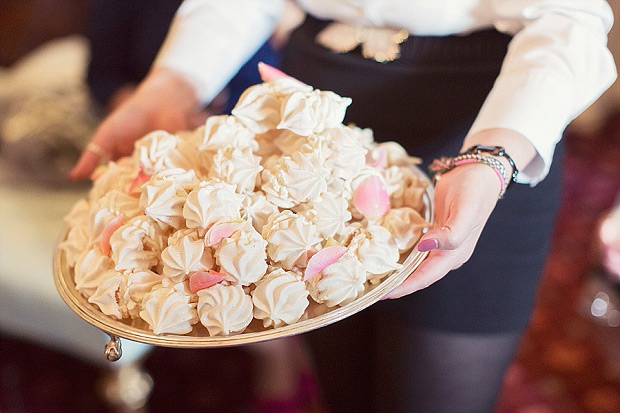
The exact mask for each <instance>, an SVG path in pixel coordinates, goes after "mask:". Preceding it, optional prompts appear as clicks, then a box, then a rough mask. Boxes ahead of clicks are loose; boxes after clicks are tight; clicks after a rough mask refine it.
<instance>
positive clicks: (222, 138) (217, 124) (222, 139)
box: [199, 115, 258, 152]
mask: <svg viewBox="0 0 620 413" xmlns="http://www.w3.org/2000/svg"><path fill="white" fill-rule="evenodd" d="M221 146H233V147H237V148H251V149H252V150H255V149H258V148H257V146H258V145H257V143H256V141H255V140H254V134H253V133H252V132H251V131H250V130H249V129H248V128H246V127H245V126H244V125H243V123H241V122H240V121H239V119H237V118H235V117H234V116H227V115H220V116H210V117H209V118H208V119H207V122H206V124H205V128H204V136H203V138H202V142H201V143H200V146H199V149H200V150H201V151H207V152H216V151H217V150H218V148H220V147H221Z"/></svg>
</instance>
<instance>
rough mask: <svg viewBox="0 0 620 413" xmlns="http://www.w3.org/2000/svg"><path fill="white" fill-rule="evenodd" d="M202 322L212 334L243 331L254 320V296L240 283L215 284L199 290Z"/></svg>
mask: <svg viewBox="0 0 620 413" xmlns="http://www.w3.org/2000/svg"><path fill="white" fill-rule="evenodd" d="M198 314H199V316H200V322H201V323H202V325H204V326H205V327H206V328H207V330H208V331H209V335H210V336H227V335H230V334H235V333H241V332H242V331H243V330H245V329H246V327H247V326H248V325H249V324H250V322H251V321H252V318H253V316H252V298H251V297H250V296H249V295H247V294H246V293H245V291H243V287H241V286H240V285H223V284H215V285H213V286H211V287H209V288H205V289H204V290H200V291H198Z"/></svg>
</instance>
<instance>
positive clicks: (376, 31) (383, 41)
mask: <svg viewBox="0 0 620 413" xmlns="http://www.w3.org/2000/svg"><path fill="white" fill-rule="evenodd" d="M408 37H409V33H408V32H407V31H406V30H402V29H401V30H399V29H390V28H386V27H364V26H353V25H350V24H346V23H340V22H335V23H330V24H329V25H328V26H327V27H325V28H324V29H323V30H321V32H320V33H319V34H318V35H317V36H316V42H317V43H318V44H320V45H321V46H324V47H326V48H328V49H330V50H332V51H333V52H336V53H347V52H350V51H351V50H353V49H355V48H356V47H357V46H359V45H361V46H362V56H364V57H365V58H367V59H373V60H375V61H377V62H391V61H393V60H396V59H398V58H399V57H400V44H401V43H402V42H404V41H405V40H407V38H408Z"/></svg>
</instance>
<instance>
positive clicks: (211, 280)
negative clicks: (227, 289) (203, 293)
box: [189, 270, 226, 293]
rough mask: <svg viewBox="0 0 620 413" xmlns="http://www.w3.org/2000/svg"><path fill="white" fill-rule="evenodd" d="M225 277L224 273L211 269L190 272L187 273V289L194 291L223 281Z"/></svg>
mask: <svg viewBox="0 0 620 413" xmlns="http://www.w3.org/2000/svg"><path fill="white" fill-rule="evenodd" d="M225 278H226V275H225V274H221V273H219V272H217V271H213V270H207V271H196V272H192V273H190V274H189V290H190V291H191V292H193V293H196V292H198V291H200V290H204V289H205V288H209V287H211V286H213V285H215V284H217V283H219V282H222V281H224V279H225Z"/></svg>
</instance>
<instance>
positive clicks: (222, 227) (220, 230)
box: [205, 222, 241, 247]
mask: <svg viewBox="0 0 620 413" xmlns="http://www.w3.org/2000/svg"><path fill="white" fill-rule="evenodd" d="M239 228H241V223H240V222H222V223H219V224H214V225H213V226H212V227H211V228H209V231H207V234H206V236H205V244H206V245H207V247H212V246H214V245H215V244H219V243H220V242H221V241H222V240H223V239H224V238H228V237H230V236H231V235H232V234H234V233H235V232H237V231H238V230H239Z"/></svg>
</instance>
